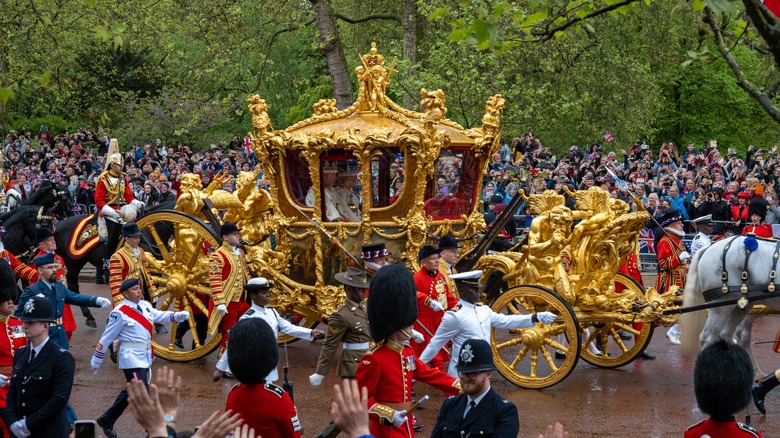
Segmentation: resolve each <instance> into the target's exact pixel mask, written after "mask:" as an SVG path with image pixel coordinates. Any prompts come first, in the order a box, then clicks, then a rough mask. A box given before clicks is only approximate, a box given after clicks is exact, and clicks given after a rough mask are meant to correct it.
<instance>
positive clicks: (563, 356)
mask: <svg viewBox="0 0 780 438" xmlns="http://www.w3.org/2000/svg"><path fill="white" fill-rule="evenodd" d="M555 358H556V359H566V353H564V352H562V351H556V352H555Z"/></svg>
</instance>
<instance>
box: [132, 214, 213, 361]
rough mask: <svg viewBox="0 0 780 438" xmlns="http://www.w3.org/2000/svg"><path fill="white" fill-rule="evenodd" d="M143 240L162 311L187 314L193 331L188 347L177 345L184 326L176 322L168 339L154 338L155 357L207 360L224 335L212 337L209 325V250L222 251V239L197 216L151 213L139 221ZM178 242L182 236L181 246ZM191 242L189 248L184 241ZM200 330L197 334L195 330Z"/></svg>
mask: <svg viewBox="0 0 780 438" xmlns="http://www.w3.org/2000/svg"><path fill="white" fill-rule="evenodd" d="M138 228H140V230H141V232H142V233H143V235H142V236H141V245H142V247H143V248H144V250H145V251H146V253H147V255H151V256H153V257H154V259H155V260H154V261H153V262H152V263H150V271H151V273H152V278H153V281H154V283H155V285H156V286H157V293H156V298H157V303H156V304H155V307H156V308H157V309H159V310H171V311H177V312H178V311H182V310H184V311H187V312H189V314H190V318H189V320H188V321H187V322H186V323H182V324H186V327H182V329H184V328H188V330H187V331H186V333H185V334H184V336H183V338H182V345H183V347H184V348H179V347H176V346H175V345H174V341H175V339H176V333H177V330H178V329H179V326H180V325H181V324H179V323H176V322H174V323H172V324H171V326H170V327H169V328H168V333H167V334H156V333H155V334H154V335H153V337H152V344H153V345H154V354H155V355H156V356H159V357H162V358H163V359H167V360H170V361H173V362H188V361H191V360H195V359H200V358H202V357H204V356H207V355H208V354H209V353H211V352H212V351H214V349H216V348H217V347H218V346H219V341H220V340H221V338H222V335H221V334H219V332H217V333H216V334H215V335H214V336H208V334H206V332H207V330H206V328H205V324H207V323H208V317H209V314H210V313H209V297H210V296H211V289H210V288H209V282H208V280H209V265H208V256H207V255H206V254H207V253H208V250H212V249H214V248H218V247H219V245H220V244H221V243H220V240H219V238H218V237H217V235H216V234H215V233H214V232H213V231H212V230H211V228H210V227H208V226H206V224H205V223H204V222H203V221H201V220H199V219H197V218H194V217H191V216H189V215H187V214H184V213H182V212H179V211H175V210H167V211H160V212H154V213H151V214H148V215H146V216H144V217H142V218H141V219H140V220H138ZM176 237H179V240H180V242H179V246H180V247H177V242H176ZM185 241H186V242H187V244H186V245H183V244H181V242H185ZM196 327H197V328H198V329H197V330H196V329H195V328H196Z"/></svg>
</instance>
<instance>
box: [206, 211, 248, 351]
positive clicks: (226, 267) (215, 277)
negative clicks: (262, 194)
mask: <svg viewBox="0 0 780 438" xmlns="http://www.w3.org/2000/svg"><path fill="white" fill-rule="evenodd" d="M240 231H241V229H240V228H238V227H237V226H236V224H235V223H233V222H225V223H224V224H223V225H222V230H221V234H222V246H220V247H219V248H218V249H217V250H216V251H214V253H213V254H212V255H211V257H209V285H210V286H211V299H212V300H214V309H215V310H216V311H217V312H219V313H221V314H222V322H221V323H220V329H219V330H220V332H221V333H222V340H221V341H220V349H221V350H222V351H224V350H225V347H226V346H227V339H228V331H229V330H230V328H231V327H233V326H234V325H236V321H238V318H240V317H241V315H243V314H244V312H246V311H247V310H248V309H249V303H247V300H246V293H245V292H244V285H245V284H246V282H247V280H249V269H248V268H247V266H246V255H245V254H244V250H243V249H241V248H240V247H239V244H240V243H241V234H240Z"/></svg>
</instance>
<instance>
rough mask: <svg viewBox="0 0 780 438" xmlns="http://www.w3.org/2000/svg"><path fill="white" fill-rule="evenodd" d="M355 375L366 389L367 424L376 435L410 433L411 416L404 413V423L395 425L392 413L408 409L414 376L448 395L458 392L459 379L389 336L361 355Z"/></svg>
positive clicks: (409, 435)
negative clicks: (423, 359) (431, 365)
mask: <svg viewBox="0 0 780 438" xmlns="http://www.w3.org/2000/svg"><path fill="white" fill-rule="evenodd" d="M355 378H356V379H357V382H358V385H359V386H360V387H361V388H362V387H364V386H365V387H366V388H367V390H368V418H369V427H370V429H371V433H372V434H373V435H374V436H375V437H376V438H385V437H407V438H409V437H414V427H413V425H412V420H411V418H412V416H411V415H409V416H407V421H406V423H405V424H403V425H401V426H399V427H395V426H393V415H394V413H395V411H398V410H403V409H405V410H407V412H408V411H409V408H411V406H412V403H413V402H412V386H413V385H414V381H415V380H418V381H420V382H423V383H427V384H428V385H431V386H433V387H436V388H439V389H440V390H442V391H443V392H444V393H445V394H446V395H448V396H449V395H457V394H458V393H459V392H460V381H459V380H456V379H455V378H454V377H452V376H450V375H449V374H447V373H445V372H443V371H440V370H437V369H433V368H429V367H428V366H427V365H425V364H424V363H423V362H422V361H420V359H418V358H417V356H416V355H415V354H414V351H413V350H412V348H411V347H409V345H399V344H397V343H395V342H393V341H390V340H386V341H385V343H383V344H381V345H379V346H378V347H376V348H374V349H372V350H370V351H369V352H368V353H366V354H365V355H364V356H363V359H361V361H360V363H359V364H358V368H357V374H356V375H355Z"/></svg>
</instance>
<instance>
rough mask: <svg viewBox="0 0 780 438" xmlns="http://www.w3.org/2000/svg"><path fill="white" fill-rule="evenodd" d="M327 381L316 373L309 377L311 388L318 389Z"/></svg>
mask: <svg viewBox="0 0 780 438" xmlns="http://www.w3.org/2000/svg"><path fill="white" fill-rule="evenodd" d="M324 379H325V376H323V375H322V374H317V373H314V374H312V375H311V376H309V383H311V386H313V387H315V388H316V387H318V386H320V384H321V383H322V381H323V380H324Z"/></svg>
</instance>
